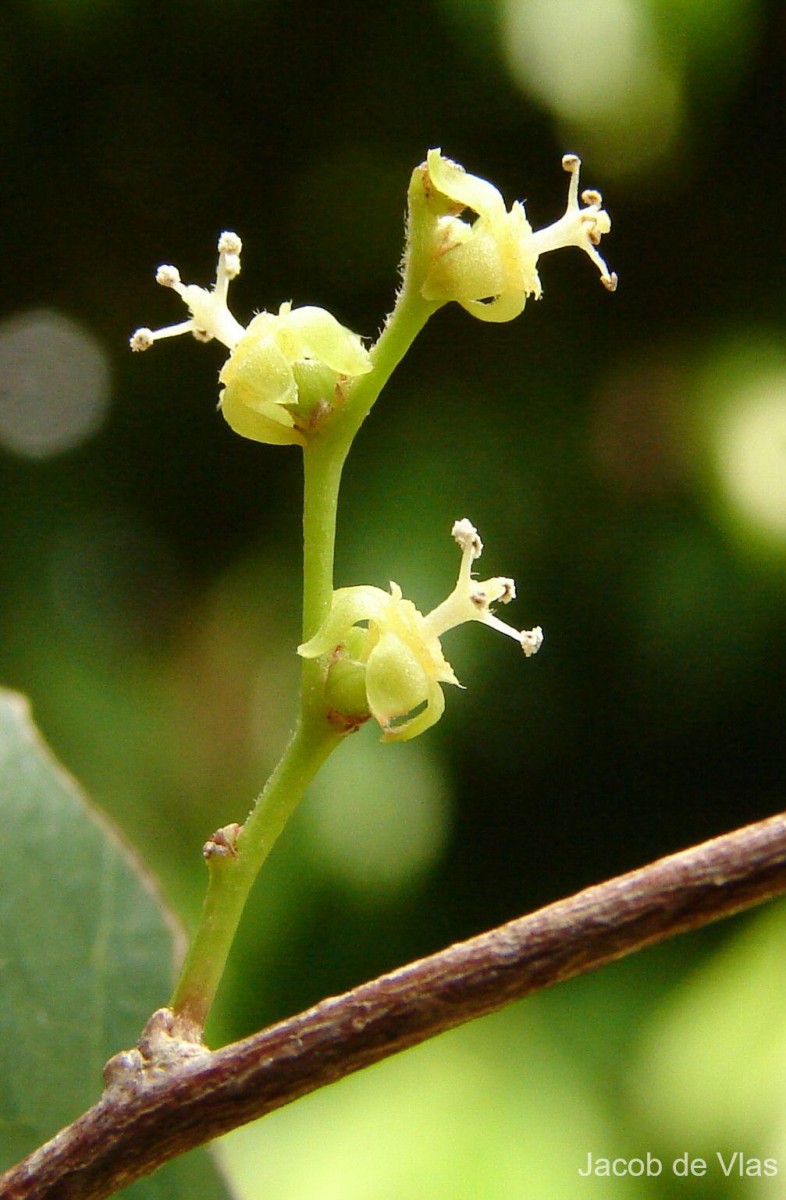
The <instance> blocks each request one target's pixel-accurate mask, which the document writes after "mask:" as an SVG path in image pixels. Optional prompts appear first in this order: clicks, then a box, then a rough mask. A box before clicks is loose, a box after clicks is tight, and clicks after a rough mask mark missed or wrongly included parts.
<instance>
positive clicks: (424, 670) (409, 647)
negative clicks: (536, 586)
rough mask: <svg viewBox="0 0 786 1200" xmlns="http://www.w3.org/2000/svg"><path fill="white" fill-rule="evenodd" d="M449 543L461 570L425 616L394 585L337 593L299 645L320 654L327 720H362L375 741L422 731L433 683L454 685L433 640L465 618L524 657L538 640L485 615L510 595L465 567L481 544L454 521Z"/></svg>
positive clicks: (536, 633)
mask: <svg viewBox="0 0 786 1200" xmlns="http://www.w3.org/2000/svg"><path fill="white" fill-rule="evenodd" d="M452 534H453V538H454V539H455V541H456V542H457V543H458V545H459V547H460V549H461V567H460V569H459V576H458V580H457V582H456V586H455V587H454V589H453V591H452V592H451V593H450V595H449V596H448V597H447V599H446V600H443V602H442V604H440V605H438V606H437V608H435V609H434V610H433V611H432V612H430V613H429V614H428V615H427V616H423V615H422V613H420V612H419V611H418V610H417V609H416V608H415V606H414V604H413V603H412V601H411V600H405V599H404V597H403V596H402V593H401V588H400V587H399V586H398V585H397V584H395V583H391V585H390V592H385V591H383V590H382V589H381V588H377V587H370V586H369V587H348V588H340V589H339V590H338V591H336V592H335V593H334V595H333V604H332V607H331V610H330V613H329V614H328V617H327V619H326V620H325V622H324V624H323V625H322V628H321V629H320V630H319V631H318V632H317V633H316V634H315V635H314V637H312V638H311V639H310V641H308V642H305V643H304V644H303V645H302V646H299V647H298V653H299V654H301V655H302V656H303V657H304V658H318V657H320V656H322V655H328V656H329V659H328V667H327V679H326V694H327V697H328V701H329V703H330V705H331V708H332V710H333V712H334V715H335V716H337V717H338V718H339V719H343V720H344V722H345V723H346V725H347V727H349V728H351V727H353V726H357V725H359V724H360V723H362V721H364V720H366V719H367V718H368V717H369V716H372V717H374V719H375V720H376V721H377V722H378V724H379V725H380V726H381V728H382V730H383V741H394V740H395V741H406V740H408V739H409V738H413V737H416V736H417V735H418V734H419V733H423V731H424V730H425V729H428V728H429V727H430V726H431V725H434V724H435V722H436V721H438V720H439V718H440V717H441V716H442V713H443V711H444V708H445V699H444V696H443V694H442V688H441V686H440V685H441V684H443V683H454V684H457V685H458V680H457V679H456V676H455V674H454V673H453V669H452V667H451V666H450V663H448V662H447V660H446V659H445V657H444V655H443V653H442V647H441V645H440V638H441V637H442V635H443V634H444V633H446V632H447V631H448V630H449V629H453V628H455V626H457V625H463V624H464V623H465V622H467V621H480V622H482V624H484V625H490V626H491V628H492V629H497V630H499V631H500V632H501V633H505V634H507V635H508V636H509V637H512V638H515V639H516V641H517V642H518V643H519V644H520V646H521V647H522V649H523V651H524V653H525V654H526V655H527V657H529V656H530V655H532V654H535V653H536V652H537V651H538V650H539V649H540V646H541V643H542V641H543V631H542V630H541V628H540V626H537V627H536V628H535V629H527V630H523V631H519V630H517V629H514V628H513V627H512V626H510V625H506V624H505V622H504V621H501V620H500V619H499V617H497V616H495V615H494V613H493V612H492V611H491V605H492V604H495V603H498V602H499V603H501V604H507V603H508V601H510V600H512V599H514V597H515V595H516V589H515V584H514V583H513V580H512V579H505V578H495V579H486V580H484V581H483V582H478V581H476V580H475V579H473V576H472V564H473V562H474V561H475V560H476V559H478V558H480V555H481V553H482V551H483V544H482V542H481V540H480V538H479V537H478V533H477V530H476V529H475V527H474V526H473V525H472V524H471V523H470V522H469V521H467V520H462V521H456V523H455V524H454V526H453V530H452Z"/></svg>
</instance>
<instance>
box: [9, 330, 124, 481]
mask: <svg viewBox="0 0 786 1200" xmlns="http://www.w3.org/2000/svg"><path fill="white" fill-rule="evenodd" d="M109 378H110V377H109V362H108V358H107V354H106V352H105V350H104V349H103V347H102V346H101V345H100V344H99V342H98V341H97V340H96V338H95V337H94V336H93V334H92V333H90V332H89V330H87V329H85V327H84V326H83V325H80V324H79V322H77V321H75V320H73V318H71V317H67V316H66V315H65V314H64V313H61V312H57V311H55V310H51V309H36V310H32V311H29V312H22V313H17V314H15V315H14V316H12V317H10V318H9V319H8V320H6V321H3V322H2V324H0V445H1V446H3V447H5V449H6V450H11V451H13V452H14V453H15V454H20V455H22V456H23V457H25V458H37V459H40V458H50V457H52V456H53V455H56V454H62V453H63V452H64V451H66V450H71V449H73V448H74V447H76V446H79V445H80V444H81V443H82V442H84V441H85V440H86V439H87V438H89V437H91V436H92V435H93V434H94V433H96V432H97V430H98V429H99V428H100V426H101V424H102V423H103V421H104V418H105V416H106V412H107V409H108V405H109V393H110V384H109Z"/></svg>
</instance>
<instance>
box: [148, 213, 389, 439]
mask: <svg viewBox="0 0 786 1200" xmlns="http://www.w3.org/2000/svg"><path fill="white" fill-rule="evenodd" d="M241 249H242V245H241V241H240V238H239V237H238V236H237V234H235V233H222V234H221V237H220V238H219V240H218V268H217V271H216V282H215V286H214V287H213V288H212V290H208V289H207V288H202V287H198V286H197V285H196V284H193V283H190V284H184V283H182V282H181V279H180V272H179V271H178V269H177V267H172V266H162V267H159V268H158V271H157V273H156V281H157V282H158V283H160V284H161V285H162V287H168V288H172V290H173V291H175V292H177V294H178V295H179V296H180V297H181V298H182V300H183V301H184V302H185V304H186V306H187V308H188V309H189V311H190V313H191V316H190V318H189V320H187V321H182V322H180V324H178V325H169V326H167V327H166V328H164V329H158V330H156V331H155V332H154V331H153V330H151V329H138V330H137V331H136V333H135V334H134V335H133V336H132V338H131V340H130V344H131V349H132V350H148V349H149V348H150V346H152V345H153V343H154V342H157V341H161V340H162V339H163V338H168V337H176V336H177V335H178V334H181V333H191V334H193V336H194V337H195V338H197V339H198V340H199V341H203V342H209V341H211V340H212V339H213V338H216V340H217V341H219V342H222V343H223V344H224V345H225V346H226V347H227V349H228V350H229V352H230V353H229V358H228V359H227V361H226V363H225V364H224V366H223V368H222V370H221V372H220V374H219V381H220V382H221V383H222V384H223V385H224V386H223V389H222V391H221V394H220V398H219V407H220V408H221V411H222V413H223V414H224V417H225V418H226V420H227V422H228V423H229V425H231V427H232V428H233V429H234V430H235V432H236V433H239V434H240V435H241V436H242V437H247V438H251V439H253V440H254V441H257V442H269V443H273V444H274V445H289V444H298V445H304V444H305V441H306V431H307V430H308V428H309V420H310V417H311V414H312V413H313V412H314V410H315V408H316V407H317V406H318V405H323V406H324V405H328V406H329V405H331V404H332V402H333V400H334V397H335V393H336V391H337V389H339V388H340V387H341V385H342V383H344V382H345V381H346V380H347V379H349V378H353V377H354V376H357V375H365V373H366V372H367V371H370V370H371V359H370V358H369V355H368V351H367V350H366V348H365V347H364V346H363V344H362V342H361V340H360V338H359V337H358V336H357V334H354V333H352V332H351V331H350V330H349V329H345V327H344V326H343V325H341V324H339V322H338V321H337V320H336V318H335V317H334V316H332V315H331V314H330V313H329V312H327V311H326V310H325V309H324V308H316V307H314V306H312V305H306V306H305V307H303V308H293V307H292V305H291V304H289V303H285V304H282V305H281V307H280V308H279V310H278V313H269V312H261V313H257V315H256V316H255V317H253V319H252V320H251V322H250V324H249V325H248V327H247V328H245V329H244V328H243V326H242V325H241V324H240V322H239V321H237V320H236V319H235V317H234V316H233V315H232V313H231V312H230V311H229V307H228V304H227V295H228V291H229V283H230V281H231V280H232V279H234V278H235V276H236V275H237V274H239V272H240V251H241Z"/></svg>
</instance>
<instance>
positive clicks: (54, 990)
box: [0, 691, 228, 1200]
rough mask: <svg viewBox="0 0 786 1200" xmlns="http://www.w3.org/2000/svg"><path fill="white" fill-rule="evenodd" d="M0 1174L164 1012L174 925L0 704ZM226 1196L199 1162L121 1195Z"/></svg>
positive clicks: (7, 701) (60, 1121)
mask: <svg viewBox="0 0 786 1200" xmlns="http://www.w3.org/2000/svg"><path fill="white" fill-rule="evenodd" d="M0 772H1V773H0V821H1V822H2V830H3V855H2V866H1V867H0V945H2V955H1V956H0V1077H2V1079H3V1088H2V1092H1V1093H0V1169H2V1168H5V1167H8V1166H10V1165H11V1164H12V1163H13V1162H15V1161H16V1160H17V1159H19V1158H20V1157H23V1156H24V1155H25V1154H27V1153H29V1152H30V1151H31V1150H33V1149H34V1148H35V1147H36V1146H37V1145H38V1144H39V1143H40V1142H43V1141H44V1140H46V1139H47V1138H49V1137H51V1136H52V1135H53V1134H54V1133H56V1132H57V1130H58V1129H59V1128H60V1127H61V1126H62V1125H64V1124H67V1123H68V1122H69V1121H71V1120H73V1119H74V1118H75V1117H76V1116H78V1115H79V1113H80V1112H82V1111H83V1110H84V1109H85V1108H87V1107H88V1106H89V1105H91V1104H92V1103H94V1102H95V1101H96V1100H97V1099H98V1096H99V1094H100V1091H101V1069H102V1066H103V1064H104V1062H105V1061H106V1060H107V1059H108V1058H109V1057H110V1056H111V1055H112V1054H114V1053H116V1052H117V1051H118V1050H120V1049H122V1048H124V1047H126V1046H129V1045H133V1044H134V1043H135V1042H136V1039H137V1037H138V1036H139V1032H140V1029H141V1027H142V1025H143V1024H144V1022H145V1020H146V1018H147V1017H148V1016H149V1015H150V1013H151V1012H152V1011H153V1010H154V1009H155V1008H157V1007H158V1006H160V1005H161V1004H162V1002H164V1001H165V999H166V996H167V993H168V990H169V987H170V983H171V970H172V958H173V950H174V943H175V941H176V938H177V931H176V929H175V926H174V924H173V922H172V920H171V919H170V917H169V916H168V914H167V912H166V910H165V909H164V908H163V905H162V903H161V900H160V898H159V896H158V895H157V894H156V891H155V889H154V887H153V884H152V881H151V880H150V879H149V878H148V877H147V876H146V875H145V873H144V871H143V869H142V867H141V865H140V864H139V863H138V862H137V861H136V860H135V859H134V858H133V856H132V854H131V853H130V851H129V850H128V848H127V847H126V846H124V845H123V844H122V842H121V841H120V840H119V838H118V836H117V834H116V833H115V832H114V830H113V829H112V828H111V827H110V826H109V825H108V824H107V822H106V820H105V819H104V818H103V816H102V815H101V814H100V813H98V812H97V811H96V810H95V809H92V808H91V807H90V805H89V803H88V802H87V800H86V799H85V797H84V796H83V795H82V794H81V793H80V791H79V789H78V787H77V785H76V784H75V782H74V781H73V780H72V779H71V778H70V777H69V776H68V775H67V774H66V772H65V771H64V770H63V769H62V768H61V767H60V766H59V765H58V763H57V762H56V761H55V760H54V759H53V758H52V756H51V755H50V752H49V750H48V749H47V747H46V746H45V745H44V744H43V742H42V741H41V739H40V737H39V735H38V732H37V730H36V729H35V727H34V725H33V723H32V721H31V720H30V716H29V711H28V708H27V705H26V703H25V701H24V700H23V699H22V698H21V697H19V696H16V695H14V694H13V693H10V692H7V691H2V692H0ZM197 1189H198V1194H199V1195H200V1197H201V1198H202V1200H204V1198H206V1197H207V1198H209V1200H213V1198H215V1200H221V1198H222V1197H223V1198H225V1197H226V1196H227V1194H228V1193H227V1191H226V1189H225V1188H224V1186H223V1184H222V1183H221V1180H220V1178H219V1176H218V1174H217V1172H216V1169H215V1167H214V1166H213V1164H212V1163H211V1162H210V1160H209V1159H208V1157H207V1155H206V1152H204V1151H199V1152H197V1153H196V1154H195V1155H189V1156H188V1157H187V1158H186V1159H183V1160H181V1161H180V1162H178V1163H174V1164H171V1165H170V1166H168V1167H165V1168H164V1169H163V1171H162V1172H159V1174H158V1175H157V1176H155V1177H154V1178H153V1179H150V1180H145V1181H143V1182H141V1183H138V1184H135V1185H134V1186H133V1187H132V1188H130V1189H127V1190H126V1192H124V1195H127V1196H133V1197H135V1200H154V1198H157V1197H163V1196H166V1197H168V1200H177V1198H178V1197H183V1198H185V1197H192V1196H194V1195H195V1194H196V1192H197Z"/></svg>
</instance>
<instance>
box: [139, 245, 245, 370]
mask: <svg viewBox="0 0 786 1200" xmlns="http://www.w3.org/2000/svg"><path fill="white" fill-rule="evenodd" d="M242 248H243V244H242V242H241V240H240V238H239V237H238V236H237V234H236V233H231V232H229V231H225V232H224V233H222V234H221V236H220V237H219V239H218V266H217V268H216V282H215V284H214V286H213V288H212V290H209V289H208V288H203V287H199V286H197V284H195V283H189V284H184V283H183V281H182V279H181V278H180V272H179V271H178V269H177V267H174V266H172V265H171V263H164V264H162V265H161V266H160V267H159V268H158V270H157V271H156V283H158V284H160V285H161V287H165V288H170V289H171V290H172V291H173V292H176V293H177V294H178V296H180V298H181V299H182V300H183V302H184V303H185V305H186V306H187V308H188V309H189V311H190V313H191V319H190V320H188V321H182V322H180V323H179V324H177V325H167V326H165V327H164V328H163V329H156V330H152V329H147V328H144V329H138V330H137V331H136V333H135V334H133V336H132V337H131V339H130V345H131V349H132V350H149V349H150V347H151V346H152V344H153V342H157V341H160V340H161V339H163V338H168V337H177V336H178V335H179V334H181V333H191V334H192V335H193V336H194V337H195V338H196V339H197V341H199V342H209V341H211V340H212V339H213V338H217V339H218V341H220V342H223V343H224V345H225V346H227V347H228V348H229V349H230V350H233V349H234V347H235V346H236V345H237V343H238V342H239V341H240V338H241V337H242V336H243V333H244V332H245V331H244V329H243V326H242V325H241V324H240V322H239V321H236V320H235V318H234V317H233V316H232V313H231V312H230V311H229V308H228V306H227V295H228V292H229V283H230V280H232V279H234V278H235V277H236V276H237V275H239V273H240V251H241V250H242Z"/></svg>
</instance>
